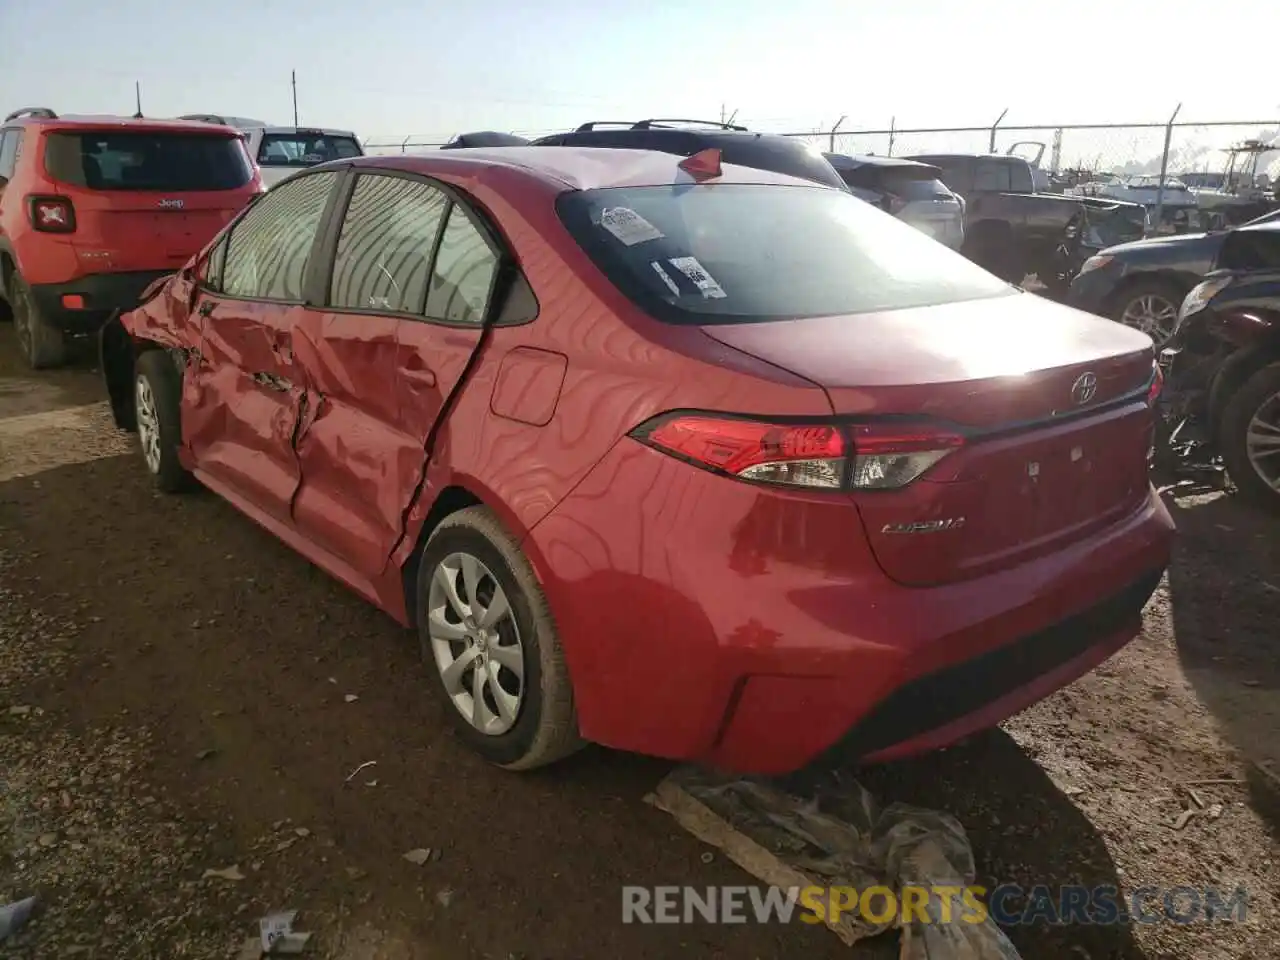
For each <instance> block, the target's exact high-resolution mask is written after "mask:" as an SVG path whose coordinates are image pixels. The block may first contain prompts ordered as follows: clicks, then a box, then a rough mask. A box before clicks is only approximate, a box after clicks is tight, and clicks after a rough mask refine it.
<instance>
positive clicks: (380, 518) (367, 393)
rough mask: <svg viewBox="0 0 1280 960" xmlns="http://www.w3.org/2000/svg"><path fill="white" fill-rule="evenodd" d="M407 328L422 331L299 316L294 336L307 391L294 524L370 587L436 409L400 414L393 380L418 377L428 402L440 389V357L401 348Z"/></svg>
mask: <svg viewBox="0 0 1280 960" xmlns="http://www.w3.org/2000/svg"><path fill="white" fill-rule="evenodd" d="M406 326H419V327H420V326H423V324H414V323H413V322H412V321H407V320H399V319H396V318H394V317H378V316H365V315H360V314H344V313H332V312H324V311H305V312H304V314H303V316H302V318H301V319H300V321H299V323H298V325H297V327H296V328H295V331H294V338H295V339H294V342H295V354H296V359H297V366H298V368H299V370H300V371H301V372H302V375H303V377H304V379H305V383H306V389H307V402H306V409H305V412H304V415H303V418H302V423H301V424H300V427H299V430H298V438H297V456H298V462H299V465H300V467H301V470H302V483H301V486H300V487H299V489H298V492H297V495H296V497H295V499H294V504H293V519H294V523H295V524H296V526H297V528H298V531H299V532H300V533H301V534H302V535H303V536H305V537H307V538H308V539H310V540H312V541H314V542H315V543H316V544H317V545H318V546H319V547H321V548H322V549H324V550H327V551H329V552H330V553H333V554H335V555H336V556H340V557H342V559H343V560H344V561H345V562H346V563H348V564H350V565H351V567H352V568H353V569H355V570H356V571H358V572H359V573H361V574H363V575H364V576H367V577H371V578H372V577H374V576H376V575H377V574H378V573H379V572H380V571H381V570H382V569H383V568H384V566H385V565H386V559H387V556H388V555H389V554H390V553H391V549H392V547H393V546H394V545H395V544H396V542H397V541H398V540H399V539H400V535H401V523H402V518H403V514H404V510H405V507H406V505H407V504H408V502H409V499H410V497H411V496H412V494H413V491H414V489H415V488H416V486H417V484H418V480H419V478H420V477H421V475H422V470H423V466H424V463H425V461H426V457H427V454H426V446H427V439H428V436H429V435H430V432H431V428H432V426H433V425H434V423H435V419H436V416H437V415H438V414H439V407H440V405H441V404H440V401H439V400H438V399H437V400H436V401H435V402H432V403H428V404H425V405H422V406H420V407H418V408H416V409H412V410H407V409H403V408H402V404H401V393H400V382H401V371H402V370H403V371H418V370H421V371H422V372H424V373H425V375H426V376H427V377H428V379H430V380H431V381H432V382H433V383H434V384H435V385H436V386H435V389H436V390H437V393H438V392H439V389H440V388H441V385H442V384H444V383H447V382H448V375H447V374H446V373H445V371H444V370H442V369H440V367H439V364H438V361H439V360H440V357H439V356H437V355H436V354H435V353H434V352H433V351H430V350H428V351H427V352H426V353H424V354H419V353H418V352H417V351H415V350H414V349H413V347H411V346H409V345H408V343H407V342H406V340H405V339H404V338H402V336H401V335H400V332H401V331H402V330H403V329H404V328H405V327H406ZM408 339H409V341H412V339H413V338H408ZM468 355H469V351H468ZM447 365H448V364H447V361H446V366H447Z"/></svg>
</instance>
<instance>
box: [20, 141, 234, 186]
mask: <svg viewBox="0 0 1280 960" xmlns="http://www.w3.org/2000/svg"><path fill="white" fill-rule="evenodd" d="M44 165H45V169H46V170H47V171H48V173H49V176H51V177H53V179H55V180H57V181H59V182H60V183H65V184H69V185H71V186H77V187H88V188H89V189H90V190H147V191H156V192H163V193H180V192H188V191H201V190H235V189H238V188H240V187H243V186H244V185H245V184H247V183H248V182H249V181H250V180H251V179H252V178H253V165H252V164H251V163H250V162H249V157H248V154H246V153H245V149H244V145H243V144H242V143H241V141H240V138H239V137H228V136H218V135H210V134H187V133H180V134H175V133H133V132H130V133H116V132H114V131H108V132H102V133H95V132H84V133H51V134H49V135H48V137H47V139H46V142H45V155H44Z"/></svg>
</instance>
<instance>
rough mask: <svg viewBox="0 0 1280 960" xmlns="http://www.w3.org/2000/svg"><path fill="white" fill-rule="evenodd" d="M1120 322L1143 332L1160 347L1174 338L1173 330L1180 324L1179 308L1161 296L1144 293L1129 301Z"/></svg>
mask: <svg viewBox="0 0 1280 960" xmlns="http://www.w3.org/2000/svg"><path fill="white" fill-rule="evenodd" d="M1120 322H1121V323H1123V324H1124V325H1125V326H1128V327H1133V328H1134V329H1136V330H1141V331H1142V332H1143V333H1145V334H1146V335H1147V336H1149V337H1150V338H1151V339H1152V340H1154V341H1155V342H1156V345H1157V346H1159V345H1160V344H1162V343H1164V342H1165V341H1166V340H1168V339H1169V338H1170V337H1171V336H1173V328H1174V326H1175V325H1176V324H1177V322H1178V306H1177V304H1175V303H1172V302H1171V301H1169V300H1166V299H1165V298H1164V297H1162V296H1160V295H1159V294H1155V293H1144V294H1142V295H1141V296H1138V297H1134V298H1133V299H1132V300H1130V301H1129V304H1128V306H1126V307H1125V308H1124V313H1122V314H1121V315H1120Z"/></svg>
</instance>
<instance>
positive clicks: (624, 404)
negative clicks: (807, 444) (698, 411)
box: [394, 168, 830, 565]
mask: <svg viewBox="0 0 1280 960" xmlns="http://www.w3.org/2000/svg"><path fill="white" fill-rule="evenodd" d="M436 175H438V176H440V177H441V179H443V180H446V181H447V182H450V183H452V184H453V185H454V186H456V187H458V188H460V189H462V190H465V191H466V192H467V193H469V194H470V195H471V196H472V197H474V198H475V199H476V201H477V202H478V205H479V206H481V207H482V208H483V209H484V210H485V211H486V212H487V213H488V214H489V216H490V218H491V219H492V220H493V221H495V222H496V223H498V224H500V226H501V230H502V232H503V233H504V234H505V235H506V239H507V241H508V243H509V245H510V246H511V248H512V249H513V250H514V251H515V253H516V256H517V258H518V259H519V261H520V264H521V267H522V269H523V270H524V272H525V275H526V277H527V278H528V280H529V282H530V285H531V286H532V287H533V290H534V292H535V294H536V296H537V298H538V303H539V312H538V316H537V318H536V319H535V320H533V321H531V322H529V323H526V324H522V325H519V326H510V327H496V328H494V329H493V330H492V331H491V332H490V334H489V335H488V337H487V339H486V341H485V343H484V345H483V346H482V347H481V349H480V352H479V354H478V355H477V357H476V360H475V364H474V368H473V370H472V372H471V374H470V376H469V379H468V380H467V382H466V384H465V386H464V387H463V389H462V390H461V391H460V392H459V395H458V396H457V397H456V398H455V401H454V406H453V409H452V410H451V412H449V413H448V414H447V416H446V417H445V419H444V421H443V423H442V425H441V427H440V428H439V431H438V433H437V436H436V438H435V442H434V446H433V451H432V455H431V461H430V463H429V465H428V467H427V471H426V476H425V480H424V488H423V490H422V492H421V494H420V495H419V497H418V498H417V499H416V501H415V503H414V504H413V505H412V507H411V509H410V511H409V514H408V517H407V523H406V530H405V533H406V537H405V540H404V541H403V542H402V543H401V545H400V547H399V548H398V550H397V552H396V555H395V557H394V560H395V561H396V562H397V563H399V564H401V565H402V564H403V563H404V562H405V561H406V560H407V559H408V557H409V556H410V554H411V552H412V550H413V548H414V544H415V542H416V541H417V539H418V536H419V532H420V531H421V529H422V525H423V522H424V521H425V518H426V516H427V513H428V512H429V510H430V509H431V506H432V504H433V503H434V501H435V499H436V497H437V496H438V495H439V493H440V492H441V491H442V490H444V489H445V488H447V487H450V486H459V487H462V488H464V489H466V490H468V491H469V492H471V493H472V494H473V495H474V496H476V497H478V498H479V499H481V500H482V501H484V502H485V503H486V504H487V505H489V506H490V507H491V508H493V509H494V510H495V511H496V512H497V513H498V514H499V515H500V516H501V517H502V519H503V521H504V523H505V524H506V525H507V526H508V527H509V528H510V529H511V530H512V532H513V533H514V534H516V535H517V536H519V537H523V536H525V535H526V534H527V532H528V531H529V530H530V529H532V528H533V526H535V525H536V524H537V523H538V522H539V521H540V520H542V519H543V518H544V517H546V516H547V514H548V513H550V511H551V510H552V509H553V508H554V507H555V505H556V504H557V503H559V502H560V500H562V499H563V498H564V497H565V496H566V495H567V494H568V493H569V491H571V490H572V489H573V488H574V486H576V485H577V484H578V483H579V482H580V481H581V480H582V479H583V477H585V476H586V474H587V473H588V471H589V470H590V469H591V467H592V466H594V465H595V464H596V463H597V462H599V461H600V459H601V458H603V457H604V455H605V454H606V453H607V452H608V451H609V450H610V449H611V448H612V447H613V446H614V444H615V443H617V442H618V441H619V440H620V439H621V438H623V437H624V436H625V434H626V433H627V432H628V431H630V430H631V429H633V428H634V427H636V426H637V425H639V424H640V423H642V422H644V421H645V420H646V419H648V418H650V417H652V416H654V415H655V414H658V413H660V412H664V411H666V410H670V409H675V408H682V407H700V408H703V409H711V410H734V411H738V412H743V413H750V412H758V413H771V414H776V415H782V414H820V415H826V414H829V413H830V405H829V403H828V402H827V400H826V396H825V394H824V393H823V392H822V390H821V389H820V388H818V387H817V386H816V385H814V384H811V383H809V382H808V381H806V380H803V379H802V378H800V377H797V376H794V375H792V374H790V373H787V372H785V371H783V370H780V369H779V368H776V367H773V366H771V365H769V364H766V363H763V362H761V361H757V360H755V359H753V358H750V357H748V356H746V355H745V354H742V353H740V352H738V351H736V350H733V349H732V348H729V347H726V346H723V345H722V344H719V343H716V342H714V341H712V340H711V339H710V338H708V337H706V336H705V335H703V334H702V333H701V331H699V330H698V329H697V328H695V327H676V326H670V325H665V324H662V323H659V322H657V321H655V320H652V319H650V318H649V317H647V316H646V315H644V314H641V313H640V312H639V311H637V310H636V309H635V308H634V307H633V306H632V305H631V304H630V302H629V301H627V300H625V299H624V298H623V296H622V295H621V294H620V293H619V292H618V291H617V290H616V289H615V288H614V287H613V286H612V285H611V284H610V283H609V281H607V280H606V279H605V278H604V276H603V275H602V274H600V273H599V271H598V270H597V269H596V268H595V266H594V264H592V263H591V262H590V261H589V260H588V259H587V258H586V256H585V254H583V253H582V252H581V251H580V250H579V248H578V247H577V245H576V243H575V242H574V241H573V240H572V238H571V237H570V236H569V235H568V233H567V232H566V231H565V229H564V227H563V226H562V225H561V223H560V220H559V218H558V216H557V215H556V212H555V207H554V201H555V196H556V191H554V190H551V189H547V190H538V191H531V190H529V189H528V187H527V184H528V178H527V177H525V176H524V175H521V174H518V173H514V172H512V171H509V170H502V169H499V168H489V170H488V171H486V172H485V173H482V174H479V175H473V176H465V175H453V176H450V175H446V174H436ZM519 348H536V349H538V350H541V351H547V352H550V353H553V354H559V355H562V356H563V357H565V358H566V360H565V364H564V377H563V384H562V386H561V388H560V390H559V394H558V397H557V399H556V401H555V403H554V409H553V410H552V411H551V415H550V418H549V419H546V422H545V423H544V424H541V425H539V424H537V423H530V422H522V421H521V420H517V419H514V418H510V417H507V416H503V415H501V414H500V413H499V414H495V413H494V412H493V409H492V408H493V406H494V394H495V388H496V387H497V386H498V384H499V378H500V371H501V368H502V365H503V363H504V360H506V359H507V357H508V355H509V354H510V353H511V352H512V351H513V350H517V349H519ZM504 389H505V385H504ZM509 402H510V401H509V399H508V398H507V397H506V396H504V395H503V394H502V393H501V392H500V394H499V401H498V404H497V407H498V409H499V410H500V411H501V410H502V409H504V408H505V407H506V406H508V405H509ZM544 418H545V417H544V416H539V417H537V418H533V419H537V420H543V419H544ZM624 442H632V441H629V440H627V441H624ZM532 559H533V560H534V562H535V565H537V564H538V562H539V558H538V557H536V556H533V557H532Z"/></svg>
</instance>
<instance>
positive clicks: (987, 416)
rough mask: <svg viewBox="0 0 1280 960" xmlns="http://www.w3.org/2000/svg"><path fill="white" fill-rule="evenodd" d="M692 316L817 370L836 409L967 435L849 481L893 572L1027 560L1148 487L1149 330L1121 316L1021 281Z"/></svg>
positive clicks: (765, 356)
mask: <svg viewBox="0 0 1280 960" xmlns="http://www.w3.org/2000/svg"><path fill="white" fill-rule="evenodd" d="M703 330H704V331H705V332H706V333H707V335H708V336H710V337H712V338H714V339H716V340H718V341H720V342H722V343H724V344H726V345H728V346H731V347H734V348H736V349H738V350H742V351H743V352H745V353H748V354H751V355H753V356H756V357H758V358H760V359H762V360H766V361H769V362H771V363H773V364H775V365H777V366H779V367H782V368H784V369H787V370H789V371H791V372H793V373H796V374H798V375H800V376H803V377H806V378H808V379H810V380H812V381H814V382H815V383H818V384H820V385H821V386H822V387H823V388H824V389H825V390H826V392H827V395H828V397H829V398H830V401H831V405H832V408H833V410H834V411H835V413H836V414H837V415H842V416H848V417H850V418H853V419H859V418H879V417H884V416H888V415H899V416H901V415H906V416H909V417H912V418H916V417H923V418H928V419H930V420H933V421H936V422H937V423H938V424H939V425H940V429H943V430H948V429H949V430H953V431H955V432H958V433H961V434H963V435H965V438H966V440H965V443H964V444H963V446H961V447H959V448H958V449H957V450H955V451H954V452H952V453H950V454H948V455H947V456H946V457H944V458H943V459H942V460H941V461H940V462H939V463H937V464H936V465H935V466H934V467H933V469H931V470H929V471H928V472H926V473H925V474H924V476H922V477H921V478H920V479H918V480H916V481H915V482H914V483H911V484H908V485H907V486H905V487H902V488H900V489H895V490H867V491H855V492H853V493H852V494H850V496H851V497H852V499H853V501H854V502H855V504H856V505H857V509H858V511H859V513H860V515H861V517H862V520H863V524H864V527H865V530H866V534H867V538H868V540H869V542H870V544H871V547H872V550H873V551H874V553H875V555H876V558H877V560H878V561H879V563H880V565H881V567H882V569H883V570H884V571H885V573H886V574H887V575H888V576H889V577H891V578H892V579H894V580H896V581H898V582H900V583H904V584H909V585H915V586H924V585H933V584H939V583H946V582H951V581H956V580H962V579H966V578H968V577H973V576H978V575H980V574H983V573H987V572H991V571H994V570H997V569H1001V568H1005V567H1009V566H1013V565H1015V564H1017V563H1021V562H1025V561H1026V560H1029V559H1031V558H1032V557H1035V556H1040V555H1043V554H1045V553H1048V552H1050V551H1052V550H1055V549H1060V548H1061V547H1062V546H1063V545H1064V544H1066V543H1069V542H1071V541H1073V540H1077V539H1080V538H1083V537H1086V536H1088V535H1090V534H1091V533H1092V532H1094V531H1096V530H1098V529H1100V528H1101V527H1104V526H1106V525H1107V524H1109V523H1113V522H1115V521H1116V520H1118V519H1119V518H1120V517H1123V516H1125V515H1127V514H1128V513H1130V512H1131V511H1132V510H1134V509H1136V508H1137V506H1138V505H1139V504H1140V503H1141V502H1142V501H1143V499H1144V498H1145V497H1146V496H1147V493H1148V475H1147V450H1148V447H1149V444H1150V439H1151V431H1152V424H1153V420H1152V414H1151V411H1150V408H1149V407H1148V406H1147V404H1146V403H1145V396H1144V394H1143V388H1144V386H1145V385H1146V384H1147V383H1148V382H1149V380H1150V377H1151V372H1152V359H1153V357H1152V344H1151V341H1150V339H1149V338H1148V337H1146V336H1145V335H1144V334H1141V333H1137V332H1136V331H1133V330H1131V329H1129V328H1127V327H1123V326H1121V325H1119V324H1115V323H1112V322H1110V321H1106V320H1100V319H1098V318H1094V317H1090V316H1088V315H1087V314H1083V313H1081V312H1079V311H1075V310H1072V309H1070V308H1067V307H1063V306H1060V305H1058V304H1055V303H1051V302H1050V301H1047V300H1043V299H1041V298H1040V297H1037V296H1034V295H1032V294H1018V295H1010V296H1004V297H996V298H988V299H982V300H973V301H968V302H963V303H953V304H947V305H943V306H937V307H929V308H923V309H912V310H901V311H890V312H884V313H874V314H861V315H852V316H844V317H824V318H817V319H805V320H799V321H784V322H777V323H755V324H738V325H715V326H706V327H704V328H703ZM1090 375H1091V376H1090ZM1082 378H1083V379H1082ZM1089 383H1092V384H1093V387H1092V391H1093V392H1092V394H1091V395H1089V396H1087V398H1085V399H1084V400H1083V402H1080V401H1081V398H1082V397H1085V394H1086V393H1087V392H1088V391H1087V389H1086V385H1087V384H1089ZM1125 398H1131V399H1129V400H1126V399H1125Z"/></svg>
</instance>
